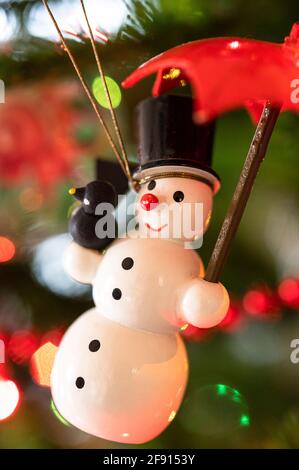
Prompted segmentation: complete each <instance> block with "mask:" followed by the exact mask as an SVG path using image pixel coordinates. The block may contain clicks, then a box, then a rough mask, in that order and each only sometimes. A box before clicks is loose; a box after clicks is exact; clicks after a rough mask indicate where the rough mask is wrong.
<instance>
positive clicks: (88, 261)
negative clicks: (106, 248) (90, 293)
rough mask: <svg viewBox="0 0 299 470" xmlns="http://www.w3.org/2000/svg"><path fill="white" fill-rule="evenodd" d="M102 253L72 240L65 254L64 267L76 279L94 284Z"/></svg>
mask: <svg viewBox="0 0 299 470" xmlns="http://www.w3.org/2000/svg"><path fill="white" fill-rule="evenodd" d="M101 258H102V255H101V254H100V253H99V252H98V251H96V250H90V249H88V248H84V247H83V246H80V245H78V244H77V243H75V242H72V243H71V244H70V245H69V246H68V247H67V249H66V251H65V253H64V255H63V267H64V269H65V271H66V272H67V274H68V275H69V276H70V277H72V278H73V279H75V281H78V282H82V283H83V284H92V282H93V279H94V277H95V274H96V272H97V269H98V266H99V264H100V261H101Z"/></svg>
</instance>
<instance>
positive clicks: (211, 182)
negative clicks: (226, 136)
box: [133, 163, 221, 194]
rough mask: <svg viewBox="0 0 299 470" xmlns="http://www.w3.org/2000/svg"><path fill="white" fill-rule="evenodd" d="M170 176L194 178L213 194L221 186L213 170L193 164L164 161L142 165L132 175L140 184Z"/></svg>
mask: <svg viewBox="0 0 299 470" xmlns="http://www.w3.org/2000/svg"><path fill="white" fill-rule="evenodd" d="M171 177H172V178H177V177H181V178H190V179H196V180H198V181H201V182H203V183H205V184H207V185H208V186H210V187H211V189H212V191H213V193H214V194H216V193H217V192H218V191H219V189H220V187H221V181H220V178H219V177H218V175H217V174H216V173H215V172H214V171H213V170H210V169H205V168H195V167H194V166H186V165H178V164H175V165H169V164H168V165H165V163H163V164H160V165H157V164H155V165H144V166H142V167H140V168H138V169H137V170H136V171H135V173H134V175H133V178H134V179H135V180H137V181H138V182H139V183H140V184H143V183H146V182H147V181H149V180H151V179H158V178H171Z"/></svg>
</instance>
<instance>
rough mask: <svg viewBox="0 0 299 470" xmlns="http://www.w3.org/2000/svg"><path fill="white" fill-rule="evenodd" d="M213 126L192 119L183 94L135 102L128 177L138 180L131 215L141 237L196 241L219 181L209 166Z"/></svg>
mask: <svg viewBox="0 0 299 470" xmlns="http://www.w3.org/2000/svg"><path fill="white" fill-rule="evenodd" d="M214 129H215V122H214V121H211V122H206V123H201V124H198V123H197V124H196V123H195V122H194V121H193V102H192V98H191V97H188V96H178V95H163V96H160V97H155V98H148V99H146V100H144V101H142V102H141V103H140V104H139V105H138V107H137V135H138V161H139V166H138V168H137V169H136V171H135V174H134V178H135V179H136V180H137V181H138V182H140V186H141V191H140V193H139V196H138V215H137V217H138V219H139V220H138V221H139V225H140V228H141V233H143V234H145V235H146V236H147V237H150V238H168V239H172V240H181V241H183V242H193V241H194V240H199V241H200V239H201V237H202V235H203V233H204V232H205V230H206V229H207V226H208V223H209V219H210V216H211V209H212V198H213V194H215V193H216V192H217V191H218V189H219V187H220V181H219V178H218V176H217V174H216V173H215V171H214V170H213V168H212V150H213V140H214ZM188 245H189V244H188ZM196 245H197V246H196V247H199V246H200V243H199V244H198V243H197V244H196Z"/></svg>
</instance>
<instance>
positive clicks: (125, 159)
mask: <svg viewBox="0 0 299 470" xmlns="http://www.w3.org/2000/svg"><path fill="white" fill-rule="evenodd" d="M80 3H81V6H82V10H83V14H84V17H85V21H86V24H87V28H88V32H89V39H90V42H91V46H92V50H93V54H94V57H95V60H96V64H97V67H98V71H99V74H100V77H101V79H102V82H103V87H104V92H105V96H106V99H107V102H108V104H109V111H110V115H111V119H112V123H113V126H114V130H115V134H116V136H117V140H118V143H119V146H120V150H121V154H122V159H123V162H124V165H125V168H126V172H127V176H128V178H129V180H131V183H132V178H131V172H130V167H129V162H128V157H127V152H126V149H125V145H124V141H123V138H122V135H121V132H120V127H119V124H118V120H117V117H116V113H115V111H114V108H113V105H112V100H111V95H110V92H109V88H108V85H107V81H106V77H105V74H104V71H103V66H102V62H101V60H100V56H99V53H98V51H97V46H96V42H95V39H94V34H93V32H92V28H91V25H90V21H89V19H88V15H87V11H86V7H85V3H84V0H80Z"/></svg>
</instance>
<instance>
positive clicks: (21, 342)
mask: <svg viewBox="0 0 299 470" xmlns="http://www.w3.org/2000/svg"><path fill="white" fill-rule="evenodd" d="M38 345H39V341H38V338H37V337H36V336H35V335H34V333H32V331H27V330H22V331H17V332H16V333H14V334H13V335H12V337H11V338H10V340H9V342H8V345H7V353H8V355H9V357H10V358H11V360H12V361H14V362H15V363H16V364H23V363H24V362H27V361H29V359H30V358H31V356H32V354H34V352H35V351H36V350H37V348H38Z"/></svg>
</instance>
